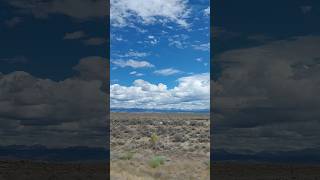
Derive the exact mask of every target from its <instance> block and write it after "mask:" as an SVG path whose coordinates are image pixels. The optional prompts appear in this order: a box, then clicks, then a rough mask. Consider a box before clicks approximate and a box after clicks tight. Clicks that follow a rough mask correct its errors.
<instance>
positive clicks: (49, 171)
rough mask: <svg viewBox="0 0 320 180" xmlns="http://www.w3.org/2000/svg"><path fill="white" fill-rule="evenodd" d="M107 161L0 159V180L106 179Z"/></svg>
mask: <svg viewBox="0 0 320 180" xmlns="http://www.w3.org/2000/svg"><path fill="white" fill-rule="evenodd" d="M108 177H109V175H108V167H107V163H48V162H35V161H25V160H24V161H22V160H21V161H4V160H2V161H0V180H38V179H39V180H106V179H108Z"/></svg>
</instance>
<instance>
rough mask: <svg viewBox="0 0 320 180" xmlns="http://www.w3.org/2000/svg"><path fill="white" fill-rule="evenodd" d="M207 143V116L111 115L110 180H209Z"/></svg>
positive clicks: (208, 125)
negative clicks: (159, 160)
mask: <svg viewBox="0 0 320 180" xmlns="http://www.w3.org/2000/svg"><path fill="white" fill-rule="evenodd" d="M209 141H210V124H209V116H208V115H207V114H189V113H112V114H111V164H110V169H111V173H110V174H111V180H122V179H123V180H125V179H142V180H144V179H166V180H170V179H177V180H179V179H181V180H189V179H203V180H206V179H210V176H209V172H210V165H209V158H210V156H209V154H210V143H209ZM157 158H160V159H161V163H159V162H158V161H157V160H156V159H157Z"/></svg>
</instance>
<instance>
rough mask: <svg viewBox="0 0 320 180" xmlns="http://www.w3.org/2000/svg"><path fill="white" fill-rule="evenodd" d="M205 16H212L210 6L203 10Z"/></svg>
mask: <svg viewBox="0 0 320 180" xmlns="http://www.w3.org/2000/svg"><path fill="white" fill-rule="evenodd" d="M203 14H204V15H205V16H210V6H209V7H207V8H206V9H204V10H203Z"/></svg>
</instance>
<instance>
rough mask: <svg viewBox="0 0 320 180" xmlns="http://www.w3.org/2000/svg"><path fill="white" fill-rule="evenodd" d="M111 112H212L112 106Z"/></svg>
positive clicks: (207, 111) (206, 110) (205, 111)
mask: <svg viewBox="0 0 320 180" xmlns="http://www.w3.org/2000/svg"><path fill="white" fill-rule="evenodd" d="M110 110H111V112H164V113H165V112H166V113H168V112H175V113H179V112H181V113H184V112H190V113H210V110H209V109H201V110H181V109H141V108H111V109H110Z"/></svg>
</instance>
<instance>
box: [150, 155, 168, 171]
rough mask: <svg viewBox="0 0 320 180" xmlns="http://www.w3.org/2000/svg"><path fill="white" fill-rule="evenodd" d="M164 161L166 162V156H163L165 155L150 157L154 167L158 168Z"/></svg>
mask: <svg viewBox="0 0 320 180" xmlns="http://www.w3.org/2000/svg"><path fill="white" fill-rule="evenodd" d="M164 162H165V157H163V156H154V157H152V158H151V159H150V161H149V165H150V166H151V167H152V168H157V167H158V166H160V165H163V164H164Z"/></svg>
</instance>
